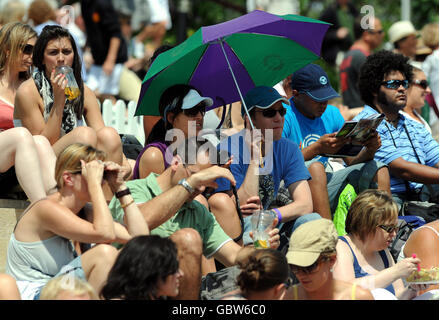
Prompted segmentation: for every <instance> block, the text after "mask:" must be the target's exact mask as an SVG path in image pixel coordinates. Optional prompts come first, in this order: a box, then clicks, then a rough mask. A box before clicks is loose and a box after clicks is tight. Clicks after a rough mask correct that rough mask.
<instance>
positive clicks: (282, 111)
mask: <svg viewBox="0 0 439 320" xmlns="http://www.w3.org/2000/svg"><path fill="white" fill-rule="evenodd" d="M256 111H257V112H261V113H262V115H263V116H264V117H265V118H273V117H274V116H276V113H278V112H279V114H280V116H281V117H283V116H284V115H285V114H286V113H287V109H285V108H281V109H279V110H276V109H265V110H256Z"/></svg>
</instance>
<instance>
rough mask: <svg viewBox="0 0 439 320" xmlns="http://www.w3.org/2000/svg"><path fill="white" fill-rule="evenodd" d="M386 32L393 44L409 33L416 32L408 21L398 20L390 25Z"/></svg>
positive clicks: (415, 33)
mask: <svg viewBox="0 0 439 320" xmlns="http://www.w3.org/2000/svg"><path fill="white" fill-rule="evenodd" d="M388 34H389V41H390V42H391V43H393V44H394V43H395V42H397V41H398V40H401V39H402V38H405V37H407V36H409V35H411V34H414V35H417V32H416V29H415V27H414V26H413V24H412V23H411V22H410V21H398V22H395V23H394V24H392V25H391V26H390V28H389V31H388Z"/></svg>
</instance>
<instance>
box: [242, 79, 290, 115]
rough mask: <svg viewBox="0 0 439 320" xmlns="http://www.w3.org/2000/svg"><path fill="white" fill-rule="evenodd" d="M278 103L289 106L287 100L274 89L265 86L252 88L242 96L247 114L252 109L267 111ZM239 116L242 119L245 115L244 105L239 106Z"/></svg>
mask: <svg viewBox="0 0 439 320" xmlns="http://www.w3.org/2000/svg"><path fill="white" fill-rule="evenodd" d="M278 101H282V102H284V103H286V104H288V105H289V104H290V102H289V101H288V99H287V98H285V97H283V96H281V95H280V94H279V92H278V91H277V90H276V89H274V88H272V87H267V86H257V87H254V88H253V89H250V90H249V91H247V93H246V94H245V96H244V102H245V105H246V106H247V110H248V112H250V110H252V109H253V108H259V109H268V108H270V107H271V106H272V105H273V104H275V103H276V102H278ZM241 115H242V116H243V117H244V115H245V109H244V104H242V105H241Z"/></svg>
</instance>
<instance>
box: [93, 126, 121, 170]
mask: <svg viewBox="0 0 439 320" xmlns="http://www.w3.org/2000/svg"><path fill="white" fill-rule="evenodd" d="M96 135H97V138H98V141H97V148H98V149H99V150H102V151H105V152H106V153H107V160H110V161H113V162H116V163H118V164H123V162H124V156H123V149H122V141H121V139H120V136H119V134H118V133H117V131H116V130H115V129H113V128H111V127H103V128H102V129H99V130H98V131H97V132H96ZM125 160H126V159H125Z"/></svg>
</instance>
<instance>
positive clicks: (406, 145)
mask: <svg viewBox="0 0 439 320" xmlns="http://www.w3.org/2000/svg"><path fill="white" fill-rule="evenodd" d="M412 79H413V71H412V66H411V65H410V64H409V63H408V58H407V57H404V56H403V55H401V54H396V53H393V52H390V51H379V52H377V53H375V54H373V55H370V56H369V57H368V58H367V60H366V62H365V64H364V65H363V67H362V69H361V73H360V79H359V88H360V93H361V97H362V99H364V101H365V102H366V104H367V105H366V106H365V107H364V110H363V111H362V112H361V113H360V114H359V115H358V116H356V117H355V118H354V119H362V118H365V117H368V116H369V115H371V114H376V113H384V114H385V116H386V117H385V119H384V120H383V121H382V122H381V124H380V125H379V126H378V128H377V131H378V133H379V134H380V136H381V141H382V145H381V147H380V148H379V149H378V151H377V152H376V153H375V160H378V161H382V162H384V163H385V164H387V165H388V166H389V171H390V186H391V190H392V196H393V198H394V199H395V200H396V201H397V202H398V204H399V205H401V204H402V202H403V201H405V200H418V201H419V200H421V201H431V202H434V201H435V199H432V198H431V196H432V195H431V192H430V191H429V190H428V188H427V187H426V186H428V185H431V186H432V187H433V188H431V189H434V193H437V190H438V188H437V187H438V183H439V170H438V168H439V144H438V143H437V142H436V141H435V140H434V139H433V137H432V136H431V134H430V133H429V132H428V131H427V129H425V127H424V126H423V125H422V124H421V123H419V122H417V121H414V120H410V119H408V118H406V117H405V116H404V115H402V114H401V113H400V112H399V111H400V110H402V109H403V108H404V107H405V105H406V103H407V88H408V87H409V86H410V85H411V83H412Z"/></svg>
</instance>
